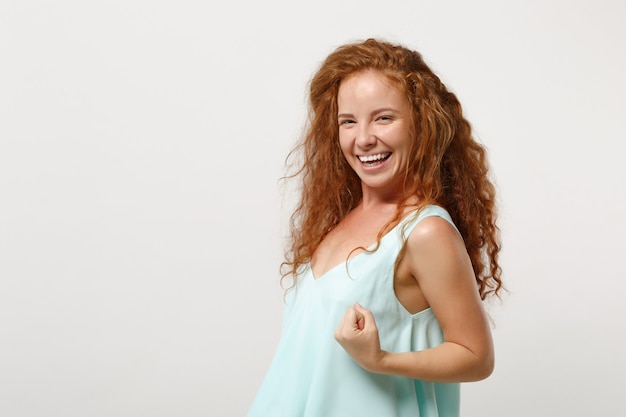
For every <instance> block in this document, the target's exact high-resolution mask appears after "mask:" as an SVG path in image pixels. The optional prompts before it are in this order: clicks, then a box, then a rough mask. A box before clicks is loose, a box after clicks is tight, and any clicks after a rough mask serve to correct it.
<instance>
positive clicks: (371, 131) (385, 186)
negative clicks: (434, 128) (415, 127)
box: [337, 70, 411, 195]
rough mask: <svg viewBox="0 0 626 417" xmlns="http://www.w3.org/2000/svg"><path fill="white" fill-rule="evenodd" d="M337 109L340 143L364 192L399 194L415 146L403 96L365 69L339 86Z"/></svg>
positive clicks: (378, 75) (377, 75)
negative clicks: (412, 144) (412, 145)
mask: <svg viewBox="0 0 626 417" xmlns="http://www.w3.org/2000/svg"><path fill="white" fill-rule="evenodd" d="M337 105H338V122H339V144H340V146H341V150H342V151H343V155H344V157H345V158H346V161H347V162H348V164H349V165H350V166H351V167H352V169H353V170H354V171H355V172H356V174H357V175H358V176H359V178H360V179H361V185H362V188H363V192H364V193H366V192H369V191H375V192H377V193H384V194H388V195H394V194H397V192H398V191H400V187H401V186H402V181H403V170H404V167H406V161H407V158H408V157H409V150H410V146H411V137H410V129H409V126H410V113H409V112H410V108H409V105H408V104H407V103H406V101H405V99H404V97H403V95H402V94H401V92H400V91H399V90H398V88H396V87H395V86H394V85H393V84H392V83H391V81H390V80H389V79H388V78H387V77H385V76H384V75H383V74H381V73H380V72H377V71H373V70H368V71H363V72H359V73H356V74H354V75H351V76H350V77H348V78H346V79H345V80H343V81H342V82H341V84H340V86H339V92H338V96H337Z"/></svg>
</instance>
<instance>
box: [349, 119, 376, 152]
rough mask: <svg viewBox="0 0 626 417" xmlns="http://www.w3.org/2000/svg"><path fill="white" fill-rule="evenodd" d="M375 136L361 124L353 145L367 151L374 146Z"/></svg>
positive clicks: (367, 127) (368, 127) (365, 125)
mask: <svg viewBox="0 0 626 417" xmlns="http://www.w3.org/2000/svg"><path fill="white" fill-rule="evenodd" d="M376 140H377V138H376V135H375V134H374V132H372V129H371V128H370V126H369V125H367V124H361V125H360V126H359V128H358V129H357V130H356V137H355V138H354V142H355V144H356V145H357V146H358V147H359V148H361V149H369V148H371V147H373V146H374V145H376Z"/></svg>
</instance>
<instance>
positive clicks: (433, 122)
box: [281, 39, 502, 300]
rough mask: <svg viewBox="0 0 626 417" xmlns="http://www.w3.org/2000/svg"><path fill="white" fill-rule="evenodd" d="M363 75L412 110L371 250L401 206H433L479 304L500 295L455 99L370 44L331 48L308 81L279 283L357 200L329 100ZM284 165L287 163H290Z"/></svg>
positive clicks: (417, 58)
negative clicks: (399, 190) (392, 202)
mask: <svg viewBox="0 0 626 417" xmlns="http://www.w3.org/2000/svg"><path fill="white" fill-rule="evenodd" d="M365 70H375V71H378V72H380V73H381V74H383V75H385V76H386V77H387V78H388V79H389V80H390V81H391V82H392V84H393V85H395V86H396V87H397V88H398V89H399V91H401V92H402V93H403V95H404V96H405V98H406V101H407V103H409V105H410V108H411V109H412V111H411V113H412V114H411V128H410V130H411V131H410V136H411V148H410V149H411V153H412V155H413V158H412V159H411V158H409V159H410V160H409V161H408V163H407V166H406V167H404V175H405V178H404V184H405V186H404V190H403V192H404V193H403V195H401V196H400V199H399V203H398V207H397V211H396V215H395V217H394V218H393V219H391V220H390V221H389V223H388V224H387V225H386V226H385V227H383V229H381V231H380V232H379V234H378V244H380V239H381V238H382V236H383V234H384V233H385V232H386V231H387V230H389V228H390V227H392V226H393V225H395V224H397V223H398V222H399V221H400V220H401V218H402V216H403V215H404V213H405V209H406V207H407V205H409V202H411V201H413V202H414V201H416V200H417V201H419V203H418V207H424V206H425V205H428V204H437V205H440V206H442V207H444V208H445V209H446V210H447V211H448V212H449V213H450V215H451V217H452V220H453V221H454V223H455V224H456V226H457V228H458V229H459V231H460V233H461V235H462V237H463V240H464V242H465V247H466V249H467V252H468V254H469V257H470V259H471V262H472V266H473V269H474V274H475V277H476V282H477V286H478V291H479V294H480V297H481V299H483V300H484V299H485V298H486V297H487V296H488V295H490V294H496V295H497V294H498V292H499V291H500V289H501V288H502V281H501V268H500V265H499V264H498V253H499V251H500V240H499V229H498V227H497V225H496V217H497V213H496V198H495V189H494V186H493V184H492V182H491V181H490V180H489V175H488V174H489V170H488V164H487V159H486V152H485V149H484V148H483V146H481V145H480V144H479V143H477V142H476V141H475V140H474V138H473V136H472V130H471V126H470V124H469V122H468V121H467V120H466V119H465V118H464V117H463V112H462V109H461V104H460V103H459V100H458V99H457V98H456V96H455V95H454V94H453V93H451V92H450V91H448V89H447V88H446V86H445V85H444V84H443V83H442V82H441V80H440V79H439V77H437V75H435V74H434V73H433V71H432V70H431V69H430V68H429V67H428V66H427V65H426V63H425V62H424V60H423V59H422V56H421V55H420V54H419V53H418V52H416V51H413V50H410V49H407V48H405V47H404V46H402V45H397V44H391V43H389V42H385V41H381V40H376V39H367V40H365V41H363V42H357V43H351V44H346V45H343V46H340V47H339V48H337V49H336V50H335V51H334V52H332V53H331V54H330V55H329V56H328V57H327V58H326V59H325V61H324V62H323V63H322V64H321V66H320V68H319V70H318V71H317V72H316V73H315V75H314V76H313V78H312V79H311V82H310V90H309V100H310V102H309V119H308V122H307V125H306V130H305V132H304V134H303V137H302V139H301V141H300V142H299V143H298V145H297V146H296V147H295V148H294V149H293V150H292V151H291V152H290V153H289V155H288V157H287V165H288V166H290V167H291V168H292V169H293V172H292V174H290V175H288V176H287V178H294V177H297V178H299V179H300V183H299V186H300V199H299V202H298V203H297V205H296V208H295V210H294V212H293V214H292V216H291V219H290V239H289V244H288V250H287V252H286V254H285V261H284V262H283V263H282V264H281V273H282V278H283V279H284V278H285V277H287V276H291V277H292V278H293V280H294V281H293V285H295V279H296V278H297V275H298V272H299V271H300V268H301V267H303V266H304V265H305V264H306V263H307V262H309V261H310V260H311V257H312V255H313V253H314V251H315V250H316V248H317V247H318V245H319V244H320V243H321V241H322V240H323V239H324V237H325V236H326V235H327V234H328V233H329V232H330V231H331V230H332V229H333V228H334V227H335V226H336V225H337V224H338V223H339V222H340V221H341V220H342V219H343V218H344V217H345V216H346V215H347V214H348V213H349V212H350V211H351V210H352V209H353V208H355V207H356V206H357V205H358V204H359V203H360V201H361V198H362V191H361V182H360V179H359V177H358V176H357V175H356V174H355V172H354V171H353V170H352V168H351V167H350V166H349V165H348V163H347V162H346V160H345V158H344V156H343V153H342V151H341V149H340V147H339V130H338V121H337V94H338V91H339V86H340V84H341V82H342V81H343V80H344V79H346V78H347V77H349V76H350V75H353V74H355V73H358V72H361V71H365ZM294 157H297V160H296V161H295V162H290V161H292V158H294ZM405 243H406V242H405ZM403 249H404V248H403ZM403 253H404V250H402V251H401V253H400V255H399V257H398V260H399V259H400V258H401V256H402V254H403ZM398 260H397V261H396V267H397V265H398Z"/></svg>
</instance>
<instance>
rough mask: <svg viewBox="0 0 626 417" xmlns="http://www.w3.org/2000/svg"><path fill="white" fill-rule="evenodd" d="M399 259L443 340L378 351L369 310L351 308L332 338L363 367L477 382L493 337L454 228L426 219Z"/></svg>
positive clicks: (485, 372) (490, 357)
mask: <svg viewBox="0 0 626 417" xmlns="http://www.w3.org/2000/svg"><path fill="white" fill-rule="evenodd" d="M403 262H408V266H409V271H410V273H411V275H412V276H413V277H414V278H415V279H416V280H417V283H418V285H419V287H420V289H421V291H422V293H423V294H424V297H425V298H426V300H427V301H428V303H429V305H430V307H431V309H432V310H433V313H434V314H435V316H436V317H437V320H438V321H439V324H440V325H441V328H442V330H443V335H444V342H443V343H442V344H441V345H439V346H436V347H434V348H431V349H426V350H423V351H418V352H387V351H383V350H381V349H380V342H379V339H378V329H377V327H376V322H375V320H374V317H373V315H372V313H371V312H370V311H369V310H367V309H365V308H363V307H361V306H360V305H358V304H357V305H355V306H354V307H353V308H349V309H348V311H346V314H345V316H344V318H343V320H342V322H341V324H340V325H339V327H338V328H337V331H336V332H335V338H336V339H337V341H338V342H339V343H340V344H341V345H342V346H343V347H344V349H345V350H346V351H347V352H348V353H349V354H350V355H351V356H352V357H353V358H354V360H356V361H357V362H358V363H359V364H360V365H361V366H362V367H363V368H365V369H367V370H369V371H371V372H376V373H381V374H391V375H400V376H405V377H410V378H415V379H421V380H426V381H433V382H463V381H477V380H481V379H484V378H486V377H488V376H489V375H490V374H491V372H492V370H493V364H494V352H493V341H492V338H491V332H490V329H489V324H488V321H487V318H486V315H485V312H484V309H483V306H482V302H481V300H480V297H479V295H478V289H477V286H476V281H475V278H474V272H473V269H472V265H471V262H470V260H469V256H468V255H467V252H466V250H465V245H464V244H463V241H462V239H461V237H460V236H459V234H458V233H457V232H456V230H455V229H454V228H453V227H452V226H451V225H450V224H449V223H448V222H447V221H445V220H444V219H441V218H439V217H429V218H427V219H424V220H423V221H422V222H420V224H419V225H417V226H416V227H415V229H414V230H413V232H412V233H411V235H410V236H409V239H408V242H407V251H406V253H405V258H404V261H403Z"/></svg>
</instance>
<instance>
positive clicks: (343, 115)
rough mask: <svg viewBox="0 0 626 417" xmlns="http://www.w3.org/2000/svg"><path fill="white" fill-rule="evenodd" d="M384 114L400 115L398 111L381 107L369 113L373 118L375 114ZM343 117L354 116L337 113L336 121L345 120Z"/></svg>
mask: <svg viewBox="0 0 626 417" xmlns="http://www.w3.org/2000/svg"><path fill="white" fill-rule="evenodd" d="M385 112H392V113H400V111H399V110H396V109H394V108H393V107H381V108H380V109H376V110H374V111H372V112H371V113H370V116H373V115H375V114H380V113H385ZM345 117H354V115H353V114H352V113H339V114H338V115H337V118H338V119H341V118H345Z"/></svg>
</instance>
